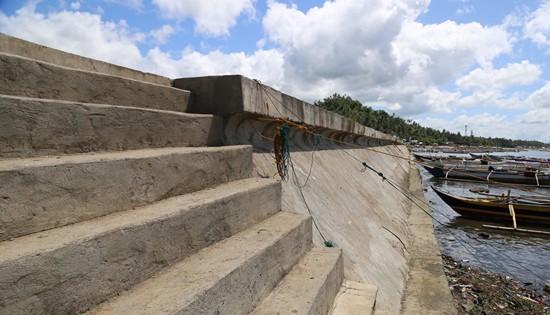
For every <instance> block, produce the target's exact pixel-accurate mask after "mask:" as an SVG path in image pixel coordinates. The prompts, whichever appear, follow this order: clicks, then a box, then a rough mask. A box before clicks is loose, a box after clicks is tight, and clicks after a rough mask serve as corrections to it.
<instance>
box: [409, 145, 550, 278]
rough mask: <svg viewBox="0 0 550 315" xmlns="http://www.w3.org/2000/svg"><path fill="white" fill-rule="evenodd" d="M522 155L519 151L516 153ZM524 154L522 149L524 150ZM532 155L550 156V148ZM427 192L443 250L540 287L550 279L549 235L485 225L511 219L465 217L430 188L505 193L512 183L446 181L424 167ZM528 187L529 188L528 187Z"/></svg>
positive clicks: (533, 191)
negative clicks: (481, 189) (500, 184)
mask: <svg viewBox="0 0 550 315" xmlns="http://www.w3.org/2000/svg"><path fill="white" fill-rule="evenodd" d="M517 155H520V154H517ZM522 155H523V153H522ZM530 156H537V157H549V156H550V152H541V153H538V154H532V155H530ZM420 173H421V175H422V186H423V189H424V195H425V196H426V199H427V200H428V202H429V204H430V207H431V209H432V214H433V218H434V227H435V233H436V238H437V241H438V243H439V247H440V250H441V252H442V253H443V254H447V255H449V256H451V257H453V258H454V259H455V260H467V261H468V262H469V263H470V264H471V265H473V266H477V267H482V268H484V269H487V270H489V271H491V272H495V273H499V274H502V275H505V276H512V277H514V278H516V279H518V280H519V281H521V282H524V283H533V285H532V287H533V288H537V289H540V288H541V287H542V286H543V285H544V281H545V280H550V235H539V234H525V233H518V232H508V231H502V230H495V229H490V228H486V227H483V224H490V225H501V226H506V225H508V226H511V220H510V222H500V221H494V222H487V221H477V220H471V219H466V218H464V217H462V216H460V215H459V214H457V213H456V212H454V211H453V210H452V209H451V208H450V207H449V206H447V204H445V203H444V202H443V201H442V200H441V199H440V198H439V197H438V196H437V195H436V194H435V192H434V191H433V190H432V189H431V188H430V186H432V185H433V186H434V187H437V188H440V189H442V190H444V191H448V192H450V193H452V194H455V195H459V196H477V197H479V196H480V195H479V194H476V193H472V192H471V191H470V189H471V188H486V189H489V190H490V192H491V193H492V194H502V193H506V192H507V190H508V189H509V187H502V186H500V187H499V186H497V185H495V184H487V183H472V182H459V181H445V180H439V179H435V178H433V177H432V176H431V175H430V174H429V173H428V172H427V171H425V170H424V169H421V171H420ZM524 189H527V190H529V191H527V192H526V191H525V190H524ZM514 193H516V194H517V193H522V194H534V195H536V194H542V195H546V196H550V189H549V188H535V187H529V188H525V187H522V188H521V189H519V190H516V189H512V194H514ZM518 227H519V228H528V229H537V230H544V231H550V228H545V227H536V226H525V225H523V226H522V225H521V224H520V225H518Z"/></svg>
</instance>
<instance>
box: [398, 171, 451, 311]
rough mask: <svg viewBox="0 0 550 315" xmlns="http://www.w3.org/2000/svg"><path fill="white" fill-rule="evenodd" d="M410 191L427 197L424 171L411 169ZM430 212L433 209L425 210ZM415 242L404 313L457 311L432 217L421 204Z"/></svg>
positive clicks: (415, 212)
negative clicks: (423, 185) (421, 176)
mask: <svg viewBox="0 0 550 315" xmlns="http://www.w3.org/2000/svg"><path fill="white" fill-rule="evenodd" d="M409 189H410V191H411V193H413V194H414V195H415V197H416V198H420V200H425V197H424V193H423V192H422V183H421V180H420V174H419V173H418V170H417V169H416V168H413V170H412V171H411V180H410V188H409ZM425 210H426V211H428V212H430V210H429V209H425ZM409 224H410V230H411V233H412V235H411V238H412V244H411V246H410V249H409V252H410V254H411V259H410V263H409V264H410V271H409V280H408V283H407V291H406V294H405V296H404V299H403V314H411V315H413V314H414V315H416V314H433V315H439V314H449V315H455V314H457V310H456V308H455V307H454V302H453V298H452V295H451V292H450V290H449V284H448V282H447V277H446V276H445V272H444V270H443V263H442V261H441V253H440V252H439V248H438V245H437V241H436V239H435V235H434V228H433V222H432V218H431V217H429V216H428V215H427V214H426V213H425V212H423V211H422V210H421V209H419V208H417V207H413V208H412V212H411V217H410V219H409Z"/></svg>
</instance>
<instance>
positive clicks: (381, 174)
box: [362, 162, 386, 180]
mask: <svg viewBox="0 0 550 315" xmlns="http://www.w3.org/2000/svg"><path fill="white" fill-rule="evenodd" d="M362 164H363V166H364V167H365V168H364V169H363V172H364V171H365V170H366V169H367V168H368V169H369V170H371V171H373V172H375V173H376V174H378V176H380V177H382V180H386V176H384V174H383V173H382V172H379V171H377V170H375V169H374V168H372V167H370V166H369V165H368V164H367V162H363V163H362Z"/></svg>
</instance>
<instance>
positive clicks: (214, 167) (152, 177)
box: [0, 146, 252, 240]
mask: <svg viewBox="0 0 550 315" xmlns="http://www.w3.org/2000/svg"><path fill="white" fill-rule="evenodd" d="M251 153H252V148H251V147H249V146H230V147H216V148H162V149H146V150H134V151H124V152H110V153H97V154H79V155H67V156H59V157H39V158H28V159H11V160H3V161H0V183H2V185H0V240H6V239H10V238H13V237H17V236H21V235H26V234H30V233H35V232H39V231H43V230H47V229H51V228H55V227H59V226H63V225H67V224H71V223H75V222H81V221H84V220H89V219H92V218H95V217H99V216H102V215H107V214H109V213H113V212H116V211H122V210H126V209H131V208H133V207H139V206H142V205H145V204H149V203H152V202H155V201H159V200H162V199H166V198H168V197H172V196H176V195H181V194H184V193H189V192H192V191H197V190H201V189H205V188H207V187H210V186H212V185H216V184H221V183H224V182H229V181H233V180H238V179H242V178H247V177H249V176H250V174H251V171H252V154H251Z"/></svg>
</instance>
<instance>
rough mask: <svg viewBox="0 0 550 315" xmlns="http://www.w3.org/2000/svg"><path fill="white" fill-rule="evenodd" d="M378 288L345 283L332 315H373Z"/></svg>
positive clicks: (349, 282) (335, 302)
mask: <svg viewBox="0 0 550 315" xmlns="http://www.w3.org/2000/svg"><path fill="white" fill-rule="evenodd" d="M377 293H378V288H377V287H376V286H374V285H368V284H363V283H360V282H355V281H348V280H346V281H344V284H343V285H342V288H341V289H340V292H339V293H338V296H337V297H336V300H335V301H334V306H333V308H332V310H331V312H330V315H351V314H353V315H371V314H372V313H373V312H374V306H375V304H376V295H377Z"/></svg>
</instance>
